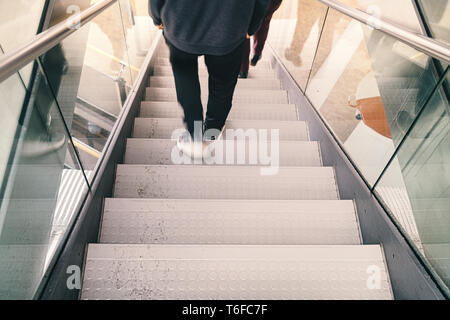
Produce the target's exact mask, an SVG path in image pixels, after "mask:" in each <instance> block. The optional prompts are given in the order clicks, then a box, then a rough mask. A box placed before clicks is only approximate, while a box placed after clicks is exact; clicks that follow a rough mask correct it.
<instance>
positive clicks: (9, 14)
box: [0, 0, 46, 52]
mask: <svg viewBox="0 0 450 320" xmlns="http://www.w3.org/2000/svg"><path fill="white" fill-rule="evenodd" d="M45 3H46V0H21V1H0V21H1V22H2V23H1V24H0V46H1V48H2V50H0V51H3V52H11V51H13V50H15V49H17V48H19V47H20V46H22V45H24V44H25V43H26V42H28V41H29V40H31V39H32V38H33V37H34V36H35V35H36V34H37V33H38V32H39V27H40V24H41V20H42V18H43V17H42V15H43V11H44V7H45Z"/></svg>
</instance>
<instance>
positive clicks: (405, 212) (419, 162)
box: [375, 75, 450, 290]
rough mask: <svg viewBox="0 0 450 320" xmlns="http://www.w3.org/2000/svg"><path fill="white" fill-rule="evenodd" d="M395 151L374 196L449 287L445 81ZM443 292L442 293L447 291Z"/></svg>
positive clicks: (449, 140)
mask: <svg viewBox="0 0 450 320" xmlns="http://www.w3.org/2000/svg"><path fill="white" fill-rule="evenodd" d="M449 80H450V76H449V75H447V81H446V83H444V85H443V86H442V87H441V88H440V90H438V91H437V92H436V93H435V94H434V95H433V97H432V98H431V100H430V101H429V103H428V104H427V105H426V107H425V109H424V111H423V113H422V114H421V115H420V117H419V118H418V119H417V121H416V123H415V125H414V127H413V128H412V130H411V131H410V133H409V134H408V136H407V137H406V140H405V142H404V143H403V144H402V146H401V147H400V149H399V151H398V154H397V155H396V157H395V159H394V161H393V162H392V163H391V165H390V166H389V168H388V169H387V171H386V172H385V174H384V175H383V177H382V179H381V180H380V182H379V184H378V185H377V187H376V190H375V191H376V193H377V194H378V195H379V196H380V198H381V199H382V200H383V201H384V203H385V205H386V206H387V207H388V209H389V211H390V212H391V213H392V215H393V216H394V218H395V219H396V221H397V222H398V224H399V225H400V226H401V227H402V228H403V229H404V231H405V233H406V234H407V235H408V236H409V238H410V239H411V240H412V241H413V243H414V244H415V245H416V247H417V248H418V249H419V250H420V251H421V252H422V253H423V254H424V255H425V257H426V258H427V259H428V261H429V263H430V264H431V265H432V267H433V269H434V270H435V271H436V272H437V273H438V274H439V276H440V277H441V278H442V280H443V281H444V282H445V284H446V285H447V288H449V287H450V274H449V270H450V232H449V230H450V147H449V146H450V125H449V117H450V106H449V91H448V81H449ZM447 290H448V289H447Z"/></svg>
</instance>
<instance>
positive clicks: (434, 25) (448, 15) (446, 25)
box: [418, 0, 450, 44]
mask: <svg viewBox="0 0 450 320" xmlns="http://www.w3.org/2000/svg"><path fill="white" fill-rule="evenodd" d="M418 2H419V5H420V8H421V9H422V11H423V15H424V17H425V23H426V24H427V26H428V27H429V29H430V32H431V35H432V36H433V38H435V39H436V40H438V41H442V42H444V43H446V44H450V3H449V1H448V0H433V1H429V0H418Z"/></svg>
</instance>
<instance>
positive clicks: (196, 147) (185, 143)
mask: <svg viewBox="0 0 450 320" xmlns="http://www.w3.org/2000/svg"><path fill="white" fill-rule="evenodd" d="M177 147H178V149H180V150H181V151H182V152H183V153H184V154H185V155H187V156H188V157H190V158H191V159H203V153H204V151H205V147H206V145H205V143H204V142H203V141H192V137H191V135H190V134H189V132H188V131H186V132H185V133H184V134H182V135H180V136H179V137H178V140H177Z"/></svg>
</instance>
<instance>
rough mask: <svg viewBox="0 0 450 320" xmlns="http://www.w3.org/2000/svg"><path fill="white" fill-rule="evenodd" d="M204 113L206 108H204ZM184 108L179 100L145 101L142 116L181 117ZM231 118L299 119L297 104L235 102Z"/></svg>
mask: <svg viewBox="0 0 450 320" xmlns="http://www.w3.org/2000/svg"><path fill="white" fill-rule="evenodd" d="M203 109H204V110H203V111H204V114H205V113H206V108H203ZM183 114H184V113H183V109H182V108H181V106H180V105H179V104H178V102H167V101H143V102H142V103H141V111H140V117H142V118H180V117H182V116H183ZM228 119H230V120H289V121H295V120H297V110H296V106H295V105H293V104H256V105H255V104H240V103H237V104H234V105H233V108H231V111H230V114H229V115H228Z"/></svg>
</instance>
